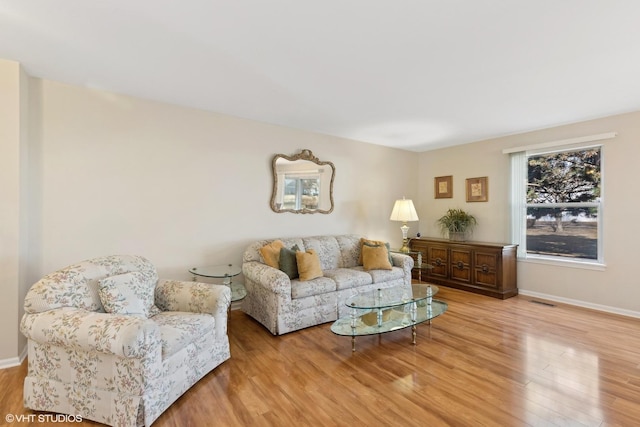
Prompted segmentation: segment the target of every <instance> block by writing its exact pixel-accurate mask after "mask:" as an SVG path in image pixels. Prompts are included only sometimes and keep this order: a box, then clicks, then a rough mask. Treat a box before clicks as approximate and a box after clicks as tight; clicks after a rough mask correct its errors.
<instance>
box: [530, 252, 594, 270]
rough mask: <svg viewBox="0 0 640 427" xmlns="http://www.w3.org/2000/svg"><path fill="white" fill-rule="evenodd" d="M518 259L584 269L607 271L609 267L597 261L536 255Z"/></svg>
mask: <svg viewBox="0 0 640 427" xmlns="http://www.w3.org/2000/svg"><path fill="white" fill-rule="evenodd" d="M518 261H521V262H527V263H531V264H546V265H555V266H558V267H568V268H579V269H582V270H596V271H605V270H606V269H607V266H606V264H601V263H599V262H597V261H580V260H564V259H558V258H551V257H544V256H536V255H528V256H527V257H526V258H518Z"/></svg>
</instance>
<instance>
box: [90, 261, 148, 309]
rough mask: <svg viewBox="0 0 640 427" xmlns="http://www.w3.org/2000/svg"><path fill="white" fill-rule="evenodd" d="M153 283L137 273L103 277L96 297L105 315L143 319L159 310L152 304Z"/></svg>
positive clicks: (99, 282)
mask: <svg viewBox="0 0 640 427" xmlns="http://www.w3.org/2000/svg"><path fill="white" fill-rule="evenodd" d="M154 294H155V283H150V282H149V280H148V278H147V277H145V275H144V274H143V273H141V272H139V271H133V272H130V273H124V274H118V275H115V276H110V277H105V278H103V279H100V280H99V281H98V295H100V301H101V302H102V306H103V307H104V309H105V311H106V312H107V313H115V314H138V315H142V316H145V317H149V316H152V315H154V314H157V313H158V312H159V311H160V310H159V309H158V308H157V307H156V306H155V304H154Z"/></svg>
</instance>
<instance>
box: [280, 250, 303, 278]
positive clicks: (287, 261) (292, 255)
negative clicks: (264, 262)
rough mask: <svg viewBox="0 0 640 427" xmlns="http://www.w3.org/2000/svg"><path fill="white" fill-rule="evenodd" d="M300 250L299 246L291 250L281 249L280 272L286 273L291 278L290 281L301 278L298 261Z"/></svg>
mask: <svg viewBox="0 0 640 427" xmlns="http://www.w3.org/2000/svg"><path fill="white" fill-rule="evenodd" d="M299 250H300V248H299V247H298V245H293V247H292V248H291V249H287V248H282V249H280V261H279V266H280V270H282V271H284V272H285V273H286V274H287V276H289V279H296V278H298V276H299V274H298V261H297V259H296V252H298V251H299Z"/></svg>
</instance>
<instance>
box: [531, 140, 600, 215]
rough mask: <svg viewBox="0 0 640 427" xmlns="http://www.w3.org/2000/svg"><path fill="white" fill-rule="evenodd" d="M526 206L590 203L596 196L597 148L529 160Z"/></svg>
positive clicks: (598, 155)
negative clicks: (529, 204)
mask: <svg viewBox="0 0 640 427" xmlns="http://www.w3.org/2000/svg"><path fill="white" fill-rule="evenodd" d="M528 172H529V184H528V187H527V202H528V203H570V202H590V201H593V200H595V199H597V198H598V197H600V180H601V174H600V149H588V150H582V151H567V152H561V153H554V154H546V155H541V156H535V157H533V156H532V157H529V168H528Z"/></svg>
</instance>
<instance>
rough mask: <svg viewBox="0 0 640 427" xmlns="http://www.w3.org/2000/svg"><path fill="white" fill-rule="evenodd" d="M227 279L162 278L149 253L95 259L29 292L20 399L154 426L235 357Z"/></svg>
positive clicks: (104, 418)
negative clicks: (26, 365)
mask: <svg viewBox="0 0 640 427" xmlns="http://www.w3.org/2000/svg"><path fill="white" fill-rule="evenodd" d="M230 302H231V295H230V290H229V288H228V287H226V286H221V285H211V284H205V283H197V282H181V281H158V275H157V272H156V269H155V267H154V266H153V265H152V264H151V263H150V262H149V261H148V260H146V259H145V258H143V257H140V256H133V255H116V256H108V257H101V258H95V259H91V260H88V261H83V262H81V263H78V264H75V265H72V266H69V267H67V268H64V269H62V270H59V271H56V272H53V273H51V274H48V275H47V276H45V277H44V278H42V279H41V280H40V281H38V282H37V283H35V284H34V285H33V286H32V287H31V289H30V290H29V292H28V294H27V296H26V298H25V303H24V307H25V315H24V316H23V318H22V322H21V331H22V333H23V334H24V335H25V336H26V337H27V338H28V351H29V356H28V360H29V370H28V373H27V376H26V378H25V380H24V405H25V407H27V408H30V409H33V410H38V411H51V412H59V413H64V414H71V415H77V416H81V417H82V418H83V419H91V420H94V421H98V422H101V423H104V424H109V425H114V426H135V425H143V424H144V425H147V426H149V425H151V423H153V421H154V420H155V419H156V418H158V416H160V414H162V412H163V411H165V410H166V409H167V408H168V407H169V406H170V405H171V404H172V403H173V402H174V401H175V400H176V399H178V397H180V396H181V395H182V394H183V393H184V392H185V391H186V390H188V389H189V388H190V387H191V386H192V385H194V384H195V383H196V382H197V381H198V380H200V379H201V378H202V377H204V376H205V375H206V374H207V373H208V372H210V371H211V370H212V369H214V368H215V367H216V366H218V365H220V364H221V363H222V362H224V361H225V360H227V359H229V357H230V351H229V340H228V336H227V314H228V311H227V310H228V308H229V304H230Z"/></svg>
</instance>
